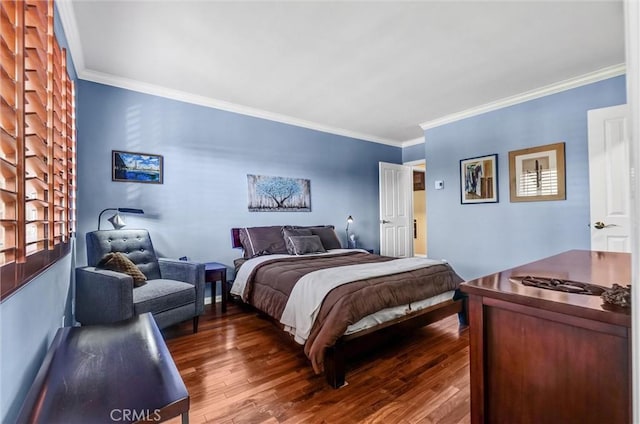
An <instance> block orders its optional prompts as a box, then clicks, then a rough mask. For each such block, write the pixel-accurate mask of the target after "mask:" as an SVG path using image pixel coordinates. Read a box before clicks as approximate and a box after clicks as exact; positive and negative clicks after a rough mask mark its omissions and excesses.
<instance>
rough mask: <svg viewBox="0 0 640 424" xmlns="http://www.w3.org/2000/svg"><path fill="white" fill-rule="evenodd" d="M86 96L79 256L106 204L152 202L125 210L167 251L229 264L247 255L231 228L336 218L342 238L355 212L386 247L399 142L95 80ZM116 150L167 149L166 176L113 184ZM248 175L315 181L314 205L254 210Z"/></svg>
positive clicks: (372, 241)
mask: <svg viewBox="0 0 640 424" xmlns="http://www.w3.org/2000/svg"><path fill="white" fill-rule="evenodd" d="M78 97H79V100H78V140H79V146H78V181H79V184H78V189H79V191H78V212H79V213H78V240H77V242H78V249H77V254H78V263H79V264H83V263H85V262H86V254H85V247H84V235H85V233H86V232H88V231H92V230H95V229H96V227H97V217H98V214H99V213H100V211H101V210H102V209H104V208H108V207H132V208H142V209H144V211H145V215H124V216H123V217H124V219H125V221H126V222H127V224H128V225H127V227H128V228H147V229H149V231H150V233H151V237H152V240H153V242H154V247H155V248H156V250H157V251H158V254H159V255H160V256H165V257H173V258H178V257H180V256H185V255H186V256H189V257H190V258H191V259H194V260H197V261H216V262H222V263H224V264H226V265H228V266H229V267H231V266H232V265H233V259H234V258H237V257H239V256H241V254H242V252H241V251H240V250H238V249H232V248H231V241H230V229H231V228H232V227H243V226H260V225H280V224H301V225H304V224H314V225H315V224H333V225H335V226H336V228H337V230H338V234H339V235H340V236H341V238H342V239H344V238H345V236H344V227H345V226H346V218H347V216H349V215H352V216H353V217H354V219H355V222H354V223H353V225H352V227H350V228H353V231H354V232H355V233H356V234H357V235H358V237H359V243H360V245H361V246H362V247H367V248H377V247H378V245H379V235H378V162H379V161H385V162H393V163H400V162H401V160H402V150H401V149H400V148H398V147H391V146H387V145H382V144H377V143H371V142H367V141H362V140H357V139H352V138H347V137H342V136H337V135H332V134H328V133H323V132H319V131H314V130H309V129H305V128H300V127H295V126H291V125H286V124H282V123H277V122H273V121H268V120H264V119H259V118H253V117H249V116H244V115H239V114H236V113H231V112H225V111H221V110H217V109H212V108H207V107H203V106H198V105H194V104H189V103H183V102H179V101H175V100H170V99H166V98H161V97H156V96H152V95H148V94H141V93H138V92H134V91H130V90H125V89H119V88H114V87H111V86H106V85H102V84H97V83H93V82H87V81H80V84H79V90H78ZM113 149H115V150H125V151H133V152H144V153H154V154H160V155H163V156H164V184H161V185H156V184H140V183H123V182H112V181H111V151H112V150H113ZM247 174H257V175H270V176H283V177H295V178H306V179H309V180H310V181H311V208H312V211H311V212H286V213H285V212H248V210H247V200H248V199H247ZM105 215H107V214H105ZM103 220H104V221H103V224H102V225H103V227H102V228H111V227H110V224H109V223H108V222H107V221H106V219H105V217H103Z"/></svg>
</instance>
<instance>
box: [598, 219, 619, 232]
mask: <svg viewBox="0 0 640 424" xmlns="http://www.w3.org/2000/svg"><path fill="white" fill-rule="evenodd" d="M593 226H594V227H595V228H596V230H602V229H603V228H607V227H615V226H616V224H605V223H604V222H602V221H598V222H596V223H595V224H593Z"/></svg>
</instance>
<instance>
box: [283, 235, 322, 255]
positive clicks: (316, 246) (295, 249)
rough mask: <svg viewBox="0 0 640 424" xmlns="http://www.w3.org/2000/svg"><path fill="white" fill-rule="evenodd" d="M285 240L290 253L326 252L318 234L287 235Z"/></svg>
mask: <svg viewBox="0 0 640 424" xmlns="http://www.w3.org/2000/svg"><path fill="white" fill-rule="evenodd" d="M285 242H286V243H287V250H288V251H289V254H290V255H306V254H309V253H324V252H326V250H325V249H324V247H323V246H322V241H320V237H318V236H288V237H287V238H286V239H285Z"/></svg>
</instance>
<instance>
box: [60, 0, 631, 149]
mask: <svg viewBox="0 0 640 424" xmlns="http://www.w3.org/2000/svg"><path fill="white" fill-rule="evenodd" d="M58 10H59V12H60V16H61V18H62V23H63V26H64V29H65V33H66V35H67V38H68V42H69V46H70V49H71V54H72V56H73V58H74V61H75V65H76V67H77V71H78V75H79V77H80V78H82V79H87V80H92V81H96V82H101V83H106V84H111V85H115V86H120V87H125V88H131V89H134V90H138V91H143V92H149V93H153V94H159V95H165V96H167V97H171V98H177V99H180V100H186V101H190V102H194V103H199V104H204V105H208V106H213V107H218V108H221V109H226V110H232V111H236V112H241V113H246V114H249V115H253V116H261V117H265V118H268V119H274V120H277V121H282V122H288V123H293V124H297V125H302V126H307V127H310V128H316V129H320V130H324V131H328V132H333V133H337V134H344V135H349V136H354V137H358V138H363V139H366V140H370V141H376V142H382V143H386V144H392V145H409V144H412V143H413V142H414V140H416V139H418V138H421V137H422V135H423V130H422V129H421V128H420V124H423V127H428V126H429V125H430V123H435V122H444V121H446V120H447V119H448V117H455V116H463V115H464V114H469V113H473V111H482V110H487V109H490V108H491V107H492V106H491V105H503V104H509V103H510V102H511V103H515V102H518V101H521V100H523V99H527V98H531V97H535V96H536V95H538V94H540V93H546V92H550V91H553V89H554V87H555V88H557V87H560V88H565V87H569V86H576V85H580V84H584V83H586V82H590V81H592V80H598V79H602V78H606V77H610V76H613V75H619V74H621V73H623V72H624V65H623V63H624V19H623V4H622V0H617V1H616V0H609V1H575V2H570V1H533V2H528V1H517V0H510V1H481V0H480V1H478V0H476V1H467V2H462V1H420V2H402V1H393V2H392V1H359V2H349V1H316V2H308V1H254V2H246V1H228V2H221V1H96V0H90V1H81V0H61V1H59V2H58ZM559 82H560V83H561V84H560V85H557V83H559ZM540 88H544V90H542V91H537V90H538V89H540ZM522 94H524V96H521V95H522ZM504 99H506V101H504Z"/></svg>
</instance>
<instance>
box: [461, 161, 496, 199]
mask: <svg viewBox="0 0 640 424" xmlns="http://www.w3.org/2000/svg"><path fill="white" fill-rule="evenodd" d="M497 201H498V155H497V154H493V155H487V156H481V157H477V158H469V159H462V160H461V161H460V202H461V203H462V204H465V203H496V202H497Z"/></svg>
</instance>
